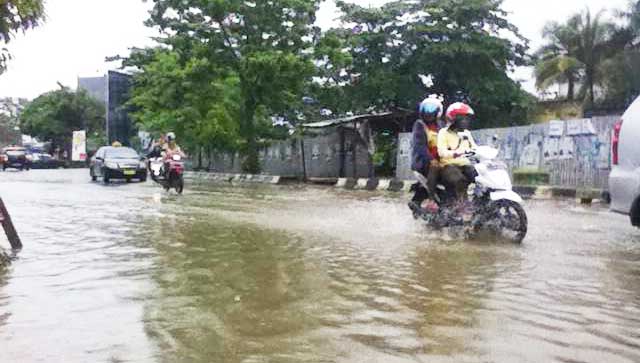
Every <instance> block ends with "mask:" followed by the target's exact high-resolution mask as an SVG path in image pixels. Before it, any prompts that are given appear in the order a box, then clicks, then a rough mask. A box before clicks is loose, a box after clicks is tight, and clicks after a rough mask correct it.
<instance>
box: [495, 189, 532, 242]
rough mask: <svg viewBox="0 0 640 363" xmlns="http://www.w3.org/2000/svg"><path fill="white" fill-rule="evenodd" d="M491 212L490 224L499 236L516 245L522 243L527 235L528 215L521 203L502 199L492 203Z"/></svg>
mask: <svg viewBox="0 0 640 363" xmlns="http://www.w3.org/2000/svg"><path fill="white" fill-rule="evenodd" d="M489 211H490V215H491V218H490V220H489V223H490V224H492V225H493V226H494V227H495V228H496V232H497V233H498V234H499V235H501V236H502V237H504V238H506V239H508V240H510V241H512V242H514V243H522V241H523V240H524V238H525V237H526V235H527V230H528V220H527V213H526V212H525V211H524V208H522V206H521V205H520V204H519V203H516V202H514V201H512V200H507V199H501V200H498V201H495V202H493V203H491V205H490V207H489Z"/></svg>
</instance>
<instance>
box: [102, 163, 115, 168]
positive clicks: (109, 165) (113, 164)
mask: <svg viewBox="0 0 640 363" xmlns="http://www.w3.org/2000/svg"><path fill="white" fill-rule="evenodd" d="M104 166H106V167H107V168H109V169H118V164H116V163H104Z"/></svg>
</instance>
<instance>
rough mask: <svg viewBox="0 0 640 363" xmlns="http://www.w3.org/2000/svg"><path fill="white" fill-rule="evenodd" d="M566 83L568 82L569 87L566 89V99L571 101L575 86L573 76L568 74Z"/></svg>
mask: <svg viewBox="0 0 640 363" xmlns="http://www.w3.org/2000/svg"><path fill="white" fill-rule="evenodd" d="M567 79H568V83H569V89H568V91H567V100H568V101H573V99H574V98H575V87H576V83H575V81H574V79H573V76H568V77H567Z"/></svg>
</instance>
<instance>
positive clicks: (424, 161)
mask: <svg viewBox="0 0 640 363" xmlns="http://www.w3.org/2000/svg"><path fill="white" fill-rule="evenodd" d="M412 133H413V137H412V139H411V169H412V170H415V171H418V172H424V170H425V169H426V168H427V167H428V166H429V163H430V162H431V155H429V148H428V146H427V143H428V141H427V133H426V131H425V124H424V122H423V121H422V120H417V121H416V122H415V123H414V124H413V131H412Z"/></svg>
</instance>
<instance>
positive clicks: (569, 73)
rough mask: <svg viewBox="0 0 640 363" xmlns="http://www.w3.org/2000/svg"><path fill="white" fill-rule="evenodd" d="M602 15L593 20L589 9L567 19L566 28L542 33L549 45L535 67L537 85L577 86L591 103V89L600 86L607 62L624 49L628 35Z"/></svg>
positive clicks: (593, 89)
mask: <svg viewBox="0 0 640 363" xmlns="http://www.w3.org/2000/svg"><path fill="white" fill-rule="evenodd" d="M603 16H604V12H603V11H601V12H599V13H597V14H596V15H595V16H594V15H592V14H591V11H590V10H589V9H587V10H585V11H583V12H581V13H579V14H575V15H573V16H572V17H570V18H569V19H568V20H567V22H566V24H564V25H558V24H553V23H552V24H550V25H549V26H548V27H547V28H546V31H545V35H546V36H547V39H549V40H550V43H549V44H547V45H545V46H544V47H543V48H542V49H541V50H540V53H542V54H543V56H542V57H541V58H540V60H539V61H538V64H537V66H536V76H537V83H538V84H539V85H540V86H541V88H543V87H544V86H545V85H549V84H551V83H563V82H566V83H569V84H570V85H571V83H570V82H573V81H576V80H578V81H579V82H580V83H581V90H580V95H581V98H582V99H584V100H585V102H586V103H588V104H589V105H590V106H593V105H594V103H595V87H596V86H597V85H602V84H603V81H604V79H605V76H606V74H605V73H604V72H603V66H604V64H605V62H606V61H607V60H608V59H611V58H612V57H614V56H615V55H616V54H617V53H618V52H620V51H621V50H622V49H624V46H625V45H626V43H628V41H629V40H630V39H629V34H628V33H626V32H621V31H619V29H618V28H617V27H616V26H615V24H614V23H613V22H611V21H608V20H605V19H603Z"/></svg>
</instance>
